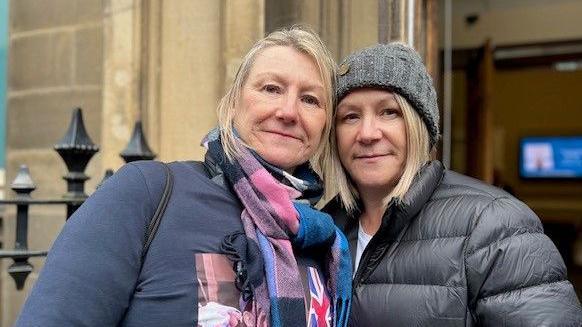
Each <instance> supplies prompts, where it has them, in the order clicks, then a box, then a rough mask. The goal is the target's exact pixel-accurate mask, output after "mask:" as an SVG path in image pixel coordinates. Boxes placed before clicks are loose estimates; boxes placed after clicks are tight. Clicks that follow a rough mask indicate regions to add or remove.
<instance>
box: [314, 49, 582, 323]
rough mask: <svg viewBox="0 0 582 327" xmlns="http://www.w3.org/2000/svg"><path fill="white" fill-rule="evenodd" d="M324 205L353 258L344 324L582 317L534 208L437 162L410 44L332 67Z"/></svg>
mask: <svg viewBox="0 0 582 327" xmlns="http://www.w3.org/2000/svg"><path fill="white" fill-rule="evenodd" d="M336 95H337V101H338V104H337V108H336V112H335V126H334V129H333V131H332V140H333V142H334V146H333V147H334V150H335V158H334V160H333V162H332V163H333V164H332V166H331V167H329V168H328V169H329V172H330V175H329V179H328V180H327V181H326V186H327V190H326V191H327V192H328V193H331V194H334V192H339V195H338V196H337V197H336V198H335V199H334V200H333V201H332V202H330V203H329V204H328V205H327V207H326V208H325V210H326V211H327V212H329V213H330V214H331V215H332V216H333V217H334V219H335V220H336V223H337V225H338V226H340V227H341V228H342V229H343V230H344V232H345V233H346V235H347V237H348V241H349V244H350V248H351V251H352V255H353V258H354V259H355V260H354V263H355V274H354V277H353V278H354V279H353V287H354V296H353V299H352V308H353V310H352V314H351V317H350V325H351V326H367V327H368V326H383V327H387V326H476V325H478V326H550V325H552V326H581V325H582V311H581V309H580V304H579V302H578V299H577V297H576V294H575V292H574V289H573V287H572V285H571V284H570V282H568V280H567V279H566V268H565V266H564V262H563V261H562V258H561V257H560V254H559V253H558V251H557V249H556V248H555V246H554V245H553V243H552V242H551V240H550V239H549V238H548V237H547V236H546V235H544V233H543V230H542V225H541V223H540V221H539V219H538V217H536V215H535V214H534V213H533V212H532V211H531V210H530V209H529V208H528V207H527V206H526V205H525V204H523V203H522V202H520V201H518V200H517V199H515V198H514V197H512V196H511V195H509V194H508V193H506V192H504V191H502V190H500V189H497V188H495V187H492V186H490V185H486V184H484V183H482V182H480V181H478V180H475V179H472V178H469V177H466V176H463V175H460V174H457V173H455V172H452V171H450V170H447V169H445V167H443V165H442V163H440V162H439V161H431V160H430V157H429V152H430V150H431V148H432V147H434V145H435V143H436V141H437V138H438V133H439V117H438V107H437V100H436V93H435V90H434V88H433V85H432V81H431V78H430V77H429V75H428V74H427V72H426V69H425V67H424V65H423V63H422V61H421V59H420V57H419V56H418V54H417V53H416V52H415V51H414V50H413V49H412V48H410V47H408V46H406V45H403V44H399V43H392V44H387V45H376V46H373V47H370V48H366V49H363V50H361V51H357V52H355V53H353V54H351V55H350V56H348V57H347V59H345V61H344V62H343V64H342V65H340V67H339V76H338V81H337V88H336Z"/></svg>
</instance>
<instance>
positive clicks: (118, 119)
mask: <svg viewBox="0 0 582 327" xmlns="http://www.w3.org/2000/svg"><path fill="white" fill-rule="evenodd" d="M106 13H107V15H106V17H105V19H104V21H103V30H104V39H103V47H104V55H103V100H102V101H103V110H102V112H101V116H102V126H103V128H102V131H101V132H102V133H101V144H102V148H101V149H102V152H101V155H102V163H103V165H104V166H107V167H112V168H115V169H117V168H118V167H120V166H121V165H122V164H123V161H122V160H121V158H119V152H121V151H122V150H123V149H124V148H125V146H126V145H127V142H128V141H129V138H130V136H131V131H132V128H133V125H134V123H135V121H136V120H137V119H138V118H139V115H140V99H141V94H140V91H139V87H140V81H141V75H140V68H141V65H140V56H141V51H140V50H141V48H140V47H141V43H140V42H141V15H142V12H141V7H140V6H139V2H136V3H133V1H131V0H108V1H107V2H106Z"/></svg>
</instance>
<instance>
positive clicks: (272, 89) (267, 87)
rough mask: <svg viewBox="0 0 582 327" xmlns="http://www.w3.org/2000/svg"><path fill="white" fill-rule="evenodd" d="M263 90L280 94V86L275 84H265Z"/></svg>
mask: <svg viewBox="0 0 582 327" xmlns="http://www.w3.org/2000/svg"><path fill="white" fill-rule="evenodd" d="M263 91H265V92H267V93H276V94H280V93H281V88H280V87H279V86H277V85H275V84H266V85H265V86H263Z"/></svg>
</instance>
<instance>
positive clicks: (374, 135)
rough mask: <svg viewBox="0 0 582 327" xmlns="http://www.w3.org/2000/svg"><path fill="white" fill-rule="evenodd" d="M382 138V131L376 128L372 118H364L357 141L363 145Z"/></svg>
mask: <svg viewBox="0 0 582 327" xmlns="http://www.w3.org/2000/svg"><path fill="white" fill-rule="evenodd" d="M381 137H382V131H381V130H380V128H379V127H378V125H377V123H376V120H375V119H374V118H373V117H364V119H363V120H362V123H361V125H360V130H359V131H358V137H357V141H358V142H360V143H363V144H370V143H373V142H375V141H378V140H379V139H380V138H381Z"/></svg>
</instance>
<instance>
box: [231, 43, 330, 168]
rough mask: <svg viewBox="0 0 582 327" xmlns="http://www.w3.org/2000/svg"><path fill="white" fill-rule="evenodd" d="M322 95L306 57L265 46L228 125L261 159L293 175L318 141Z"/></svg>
mask: <svg viewBox="0 0 582 327" xmlns="http://www.w3.org/2000/svg"><path fill="white" fill-rule="evenodd" d="M326 96H327V93H326V91H325V88H324V84H323V81H322V79H321V76H320V74H319V70H318V68H317V66H316V64H315V62H314V61H313V60H312V59H311V58H310V57H309V56H307V55H305V54H303V53H301V52H298V51H297V50H295V49H293V48H291V47H285V46H274V47H269V48H267V49H265V50H263V51H262V52H261V53H259V54H258V55H257V56H256V58H255V62H254V64H253V67H252V68H251V71H250V73H249V76H248V77H247V80H246V82H245V84H244V86H243V90H242V93H241V99H240V103H239V104H238V106H237V108H235V110H236V115H235V118H234V126H235V128H236V129H237V131H238V133H239V135H240V137H241V138H242V140H243V141H245V142H246V143H247V144H248V145H250V146H251V147H252V148H253V149H255V151H256V152H257V153H258V154H259V155H260V156H261V157H262V158H263V159H265V160H266V161H267V162H269V163H271V164H273V165H275V166H278V167H280V168H282V169H284V170H287V171H293V169H295V167H297V166H299V165H300V164H302V163H304V162H306V161H308V160H309V158H310V157H311V156H312V155H313V154H314V152H315V151H316V150H317V148H318V146H319V143H320V142H321V136H322V134H323V131H324V128H325V122H326V108H325V105H326Z"/></svg>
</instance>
